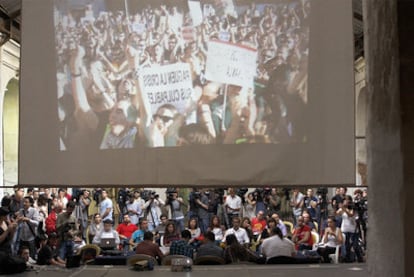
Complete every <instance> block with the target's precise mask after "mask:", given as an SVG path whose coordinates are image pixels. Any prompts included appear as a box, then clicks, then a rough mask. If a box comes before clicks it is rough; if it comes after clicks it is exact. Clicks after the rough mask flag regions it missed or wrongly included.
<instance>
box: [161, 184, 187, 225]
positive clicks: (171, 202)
mask: <svg viewBox="0 0 414 277" xmlns="http://www.w3.org/2000/svg"><path fill="white" fill-rule="evenodd" d="M165 205H166V207H167V209H168V218H169V219H172V220H173V221H174V222H175V227H176V228H177V229H178V232H181V231H182V230H184V229H185V227H184V212H183V210H182V206H183V205H184V201H183V199H182V198H181V197H178V192H177V190H175V189H173V190H167V201H166V202H165Z"/></svg>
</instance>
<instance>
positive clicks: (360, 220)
mask: <svg viewBox="0 0 414 277" xmlns="http://www.w3.org/2000/svg"><path fill="white" fill-rule="evenodd" d="M364 194H365V195H364ZM354 207H355V211H356V212H357V219H356V222H357V228H358V232H359V234H360V237H361V240H362V241H363V243H364V244H366V240H367V220H368V199H367V191H366V190H365V191H364V192H363V191H362V190H360V189H357V190H355V191H354Z"/></svg>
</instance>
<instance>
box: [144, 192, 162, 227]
mask: <svg viewBox="0 0 414 277" xmlns="http://www.w3.org/2000/svg"><path fill="white" fill-rule="evenodd" d="M164 205H165V202H164V200H162V199H161V198H160V197H159V195H158V194H157V193H156V192H155V191H152V192H151V193H150V195H149V198H148V200H147V201H146V202H145V204H144V206H143V210H144V211H145V215H146V219H147V221H148V230H149V231H151V232H152V231H153V230H154V229H155V228H157V226H158V225H159V224H160V215H161V208H162V207H163V206H164Z"/></svg>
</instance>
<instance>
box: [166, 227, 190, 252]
mask: <svg viewBox="0 0 414 277" xmlns="http://www.w3.org/2000/svg"><path fill="white" fill-rule="evenodd" d="M190 240H191V232H190V231H189V230H184V231H182V232H181V239H180V240H175V241H173V242H172V243H171V246H170V255H184V256H187V257H189V258H193V253H194V247H192V246H191V245H190Z"/></svg>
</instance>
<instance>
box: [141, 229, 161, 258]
mask: <svg viewBox="0 0 414 277" xmlns="http://www.w3.org/2000/svg"><path fill="white" fill-rule="evenodd" d="M135 253H136V254H144V255H148V256H151V257H154V258H155V259H156V260H157V261H158V264H161V260H162V258H163V257H164V254H163V253H162V251H161V249H160V247H159V246H158V244H156V243H155V242H154V234H153V233H152V232H150V231H146V232H144V240H143V241H142V242H141V243H139V244H138V245H137V247H136V248H135Z"/></svg>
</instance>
